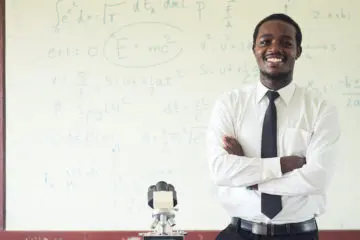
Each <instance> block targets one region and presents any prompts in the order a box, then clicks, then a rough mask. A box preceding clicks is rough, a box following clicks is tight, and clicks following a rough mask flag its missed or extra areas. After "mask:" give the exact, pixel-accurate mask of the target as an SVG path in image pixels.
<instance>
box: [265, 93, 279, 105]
mask: <svg viewBox="0 0 360 240" xmlns="http://www.w3.org/2000/svg"><path fill="white" fill-rule="evenodd" d="M266 96H267V97H268V98H269V100H270V102H273V101H275V99H277V98H278V97H279V96H280V94H279V93H278V92H274V91H268V92H267V93H266Z"/></svg>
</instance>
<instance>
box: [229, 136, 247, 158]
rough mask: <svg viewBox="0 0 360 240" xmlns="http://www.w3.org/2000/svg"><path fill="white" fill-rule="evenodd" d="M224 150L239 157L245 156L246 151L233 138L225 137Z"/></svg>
mask: <svg viewBox="0 0 360 240" xmlns="http://www.w3.org/2000/svg"><path fill="white" fill-rule="evenodd" d="M224 149H225V150H226V151H227V152H228V153H229V154H233V155H237V156H244V150H243V149H242V147H241V145H240V143H239V142H238V141H237V140H236V139H235V138H233V137H228V136H225V137H224Z"/></svg>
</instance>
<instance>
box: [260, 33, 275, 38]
mask: <svg viewBox="0 0 360 240" xmlns="http://www.w3.org/2000/svg"><path fill="white" fill-rule="evenodd" d="M264 37H272V34H270V33H265V34H263V35H260V38H264Z"/></svg>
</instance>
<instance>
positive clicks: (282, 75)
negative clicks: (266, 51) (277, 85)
mask: <svg viewBox="0 0 360 240" xmlns="http://www.w3.org/2000/svg"><path fill="white" fill-rule="evenodd" d="M260 73H261V75H262V76H263V77H265V78H266V79H269V80H272V81H288V80H289V79H290V76H291V72H275V71H274V72H266V71H260Z"/></svg>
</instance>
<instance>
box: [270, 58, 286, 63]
mask: <svg viewBox="0 0 360 240" xmlns="http://www.w3.org/2000/svg"><path fill="white" fill-rule="evenodd" d="M266 61H268V62H282V59H281V58H268V59H266Z"/></svg>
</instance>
